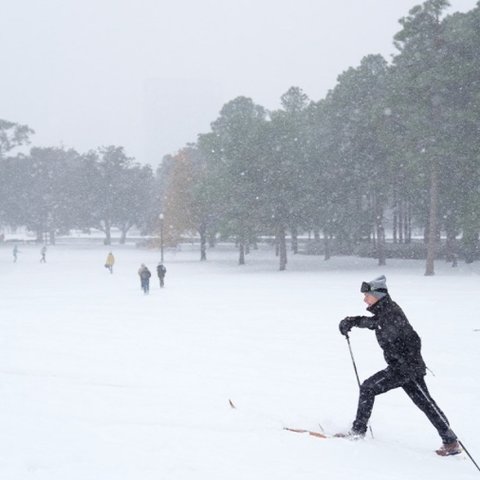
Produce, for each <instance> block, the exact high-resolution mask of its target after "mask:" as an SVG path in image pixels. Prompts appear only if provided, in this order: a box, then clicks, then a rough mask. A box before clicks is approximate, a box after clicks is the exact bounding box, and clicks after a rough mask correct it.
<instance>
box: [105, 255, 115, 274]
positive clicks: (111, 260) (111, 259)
mask: <svg viewBox="0 0 480 480" xmlns="http://www.w3.org/2000/svg"><path fill="white" fill-rule="evenodd" d="M114 264H115V257H114V256H113V253H112V252H108V255H107V259H106V260H105V268H108V270H109V271H110V273H113V265H114Z"/></svg>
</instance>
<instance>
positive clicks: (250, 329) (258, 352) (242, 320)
mask: <svg viewBox="0 0 480 480" xmlns="http://www.w3.org/2000/svg"><path fill="white" fill-rule="evenodd" d="M110 249H111V250H112V251H113V253H114V255H115V257H116V263H115V266H114V274H113V275H110V274H109V273H108V272H107V271H106V269H105V268H104V267H103V264H104V262H105V258H106V255H107V253H108V251H109V250H110ZM39 251H40V250H39V248H37V247H36V246H35V247H34V246H28V245H25V246H22V247H21V248H20V252H21V253H20V254H19V258H18V263H16V264H13V262H12V257H11V248H10V247H9V246H2V247H0V292H1V297H0V305H1V312H2V315H1V317H0V406H1V408H0V478H1V479H4V480H23V479H35V480H37V479H41V480H77V479H78V480H90V479H91V480H150V479H152V480H153V479H155V480H159V479H160V480H164V479H165V480H170V479H174V480H183V479H189V480H191V479H208V480H213V479H222V480H224V479H226V478H228V479H229V480H240V479H241V480H256V479H258V480H260V479H261V480H266V479H274V480H283V479H285V480H287V479H288V480H292V479H295V480H297V479H299V480H304V479H305V480H310V479H312V480H313V479H318V478H322V477H328V478H332V479H342V478H355V479H356V480H376V479H379V480H380V479H382V480H384V479H385V478H388V479H389V480H397V479H398V480H400V479H401V480H408V479H412V480H413V479H416V480H417V479H427V478H435V480H444V479H445V480H447V479H448V480H451V479H452V478H454V479H455V480H463V479H471V478H479V477H478V476H479V472H478V471H476V470H475V467H474V466H473V464H472V463H471V462H470V461H469V460H468V459H467V458H466V456H465V455H461V456H458V457H451V458H440V457H437V456H436V455H435V454H434V450H435V448H437V447H439V446H440V439H439V438H438V436H437V434H436V432H435V430H434V429H433V427H432V426H431V425H430V424H429V422H428V420H426V418H425V417H424V416H423V414H422V413H421V412H419V411H418V409H417V408H416V407H415V406H414V405H413V404H412V403H411V401H410V400H409V399H408V397H407V396H406V395H405V394H404V393H403V391H400V390H395V391H392V392H389V393H387V394H385V395H382V396H380V397H378V398H377V401H376V404H375V407H374V413H373V416H372V419H371V425H372V428H373V432H374V435H375V438H374V439H371V438H370V437H367V438H366V439H365V440H363V441H357V442H351V441H346V440H344V439H326V440H325V439H319V438H314V437H311V436H309V435H307V434H298V433H293V432H287V431H284V430H283V427H286V426H288V427H294V428H305V429H309V430H317V431H318V430H319V429H320V428H321V427H322V428H324V429H325V431H326V432H328V433H334V432H336V431H343V430H346V429H348V428H349V427H350V424H351V421H352V420H353V416H354V413H355V410H356V402H357V394H358V386H357V384H356V379H355V377H354V373H353V369H352V364H351V360H350V356H349V352H348V347H347V344H346V342H345V340H344V339H343V337H342V336H341V335H340V334H339V332H338V322H339V320H340V319H342V318H344V317H345V316H347V315H357V314H363V312H364V304H363V303H362V296H361V294H360V293H359V286H360V283H361V281H362V280H370V279H372V278H373V277H375V276H378V275H379V274H381V273H385V274H386V276H387V282H388V285H389V288H390V292H391V294H392V297H393V298H394V300H396V301H397V302H398V303H399V304H400V305H401V306H402V308H403V309H404V311H405V313H406V314H407V316H408V318H409V320H410V321H411V323H412V324H413V326H414V328H415V329H416V330H417V331H418V333H419V334H420V336H421V337H422V342H423V354H424V358H425V360H426V362H427V365H428V366H429V368H430V369H431V370H433V372H435V375H436V376H435V377H434V376H432V375H431V374H429V375H428V376H427V385H428V386H429V389H430V391H431V393H432V396H433V397H434V398H435V399H436V400H437V402H438V404H439V405H440V407H441V408H442V409H443V410H444V411H445V413H446V414H447V416H448V417H449V419H450V422H451V424H452V427H453V429H454V430H455V431H456V433H457V434H458V435H459V437H460V438H461V439H462V441H463V442H464V443H465V445H466V446H467V448H468V449H469V450H470V452H471V453H472V455H474V457H475V458H476V459H477V461H479V460H480V438H479V435H478V432H479V431H480V420H479V415H478V406H479V405H480V385H479V378H480V354H479V352H480V348H479V342H480V336H479V335H478V334H477V333H475V332H474V330H478V328H479V327H480V318H479V316H478V298H479V297H478V290H479V286H480V264H479V263H478V262H477V263H474V264H472V265H465V264H460V265H459V268H458V269H452V268H451V267H450V266H448V265H447V264H445V263H443V262H441V261H439V262H437V265H436V272H437V275H436V276H435V277H424V276H423V270H424V264H423V262H421V261H403V262H402V261H398V260H391V261H389V262H388V263H389V264H388V265H387V266H386V267H382V268H380V267H378V266H376V262H375V260H372V259H358V258H351V257H340V258H333V259H332V260H330V261H329V262H324V261H323V258H322V257H307V256H302V255H297V256H290V258H289V263H288V270H287V271H286V272H278V271H277V259H276V258H275V257H274V255H273V254H272V252H271V251H270V250H267V249H265V248H261V249H260V250H259V251H253V252H252V253H251V254H250V255H248V256H247V262H248V263H247V265H245V266H243V267H239V266H238V265H237V254H236V252H235V251H234V250H233V249H231V248H230V247H227V246H222V245H220V246H219V247H218V248H216V249H213V250H210V251H209V252H208V257H209V260H208V262H199V261H198V258H199V252H198V251H196V249H193V247H189V246H185V247H183V251H178V252H177V251H171V250H167V251H166V255H165V264H166V266H167V268H168V273H167V276H166V288H165V289H163V290H160V288H159V285H158V279H157V278H156V276H155V274H154V269H155V266H156V264H157V262H158V260H159V252H157V251H147V250H141V249H136V248H134V247H131V246H118V245H113V246H111V247H108V248H107V247H101V246H98V247H93V246H88V247H86V246H84V247H82V246H67V245H63V246H62V245H59V246H52V247H50V248H49V250H48V253H47V263H46V264H40V263H39V259H40V254H39ZM140 263H145V264H147V266H148V267H149V268H150V270H151V271H152V279H151V293H150V295H149V296H144V295H143V293H142V292H141V291H140V283H139V279H138V275H137V270H138V267H139V265H140ZM351 342H352V348H353V351H354V354H355V358H356V361H357V363H358V367H359V374H360V377H361V378H362V379H364V378H366V377H367V376H369V375H371V374H373V373H375V372H376V371H377V370H379V369H381V368H384V361H383V358H382V354H381V351H380V348H379V347H378V345H377V344H376V340H375V338H374V333H373V332H370V331H367V330H359V329H356V330H354V331H352V334H351ZM229 399H232V401H233V403H234V404H235V406H236V408H235V409H233V408H231V406H230V405H229V402H228V400H229ZM320 426H321V427H320Z"/></svg>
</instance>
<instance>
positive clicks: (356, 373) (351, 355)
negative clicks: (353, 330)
mask: <svg viewBox="0 0 480 480" xmlns="http://www.w3.org/2000/svg"><path fill="white" fill-rule="evenodd" d="M345 337H346V339H347V343H348V350H349V351H350V358H351V359H352V363H353V370H354V371H355V376H356V377H357V383H358V388H360V387H361V383H360V377H359V376H358V370H357V364H356V363H355V358H354V357H353V351H352V346H351V345H350V337H349V336H348V334H347V335H345ZM368 429H369V430H370V435H371V436H372V438H374V436H373V430H372V426H371V425H369V426H368Z"/></svg>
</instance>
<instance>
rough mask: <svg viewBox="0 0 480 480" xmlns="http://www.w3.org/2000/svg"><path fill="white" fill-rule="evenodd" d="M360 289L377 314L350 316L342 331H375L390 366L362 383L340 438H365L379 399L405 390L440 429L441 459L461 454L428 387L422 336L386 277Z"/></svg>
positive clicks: (371, 310) (342, 322)
mask: <svg viewBox="0 0 480 480" xmlns="http://www.w3.org/2000/svg"><path fill="white" fill-rule="evenodd" d="M360 290H361V292H362V293H363V294H364V295H365V298H364V302H365V303H366V304H367V305H368V307H367V310H368V311H369V312H371V313H373V317H364V316H358V317H346V318H344V319H343V320H342V321H341V322H340V325H339V329H340V332H341V334H342V335H345V336H347V337H348V332H349V331H350V330H351V329H352V328H353V327H359V328H368V329H370V330H375V335H376V337H377V341H378V343H379V345H380V347H381V348H382V350H383V355H384V358H385V361H386V362H387V365H388V366H387V368H386V369H384V370H381V371H380V372H377V373H376V374H375V375H373V376H372V377H370V378H368V379H367V380H365V381H364V382H363V383H362V385H361V386H360V398H359V401H358V409H357V415H356V418H355V421H354V422H353V426H352V429H351V430H350V431H349V432H348V433H346V434H337V436H341V437H349V438H361V437H363V436H365V432H366V430H367V423H368V420H369V418H370V415H371V413H372V409H373V404H374V401H375V397H376V396H377V395H380V394H382V393H385V392H388V391H389V390H392V389H394V388H399V387H401V388H403V390H404V391H405V393H406V394H407V395H408V396H409V397H410V398H411V400H412V401H413V402H414V403H415V405H416V406H417V407H418V408H419V409H420V410H422V412H423V413H424V414H425V415H426V416H427V418H428V419H429V420H430V422H431V423H432V425H433V426H434V427H435V428H436V429H437V432H438V434H439V435H440V437H441V439H442V442H443V445H442V447H441V448H439V449H438V450H436V453H437V454H438V455H441V456H447V455H456V454H458V453H460V452H461V451H462V450H461V447H460V445H459V443H458V440H457V437H456V435H455V434H454V433H453V431H452V430H451V429H450V428H449V423H448V420H447V417H446V416H445V414H444V413H443V412H442V411H441V410H440V408H439V407H438V406H437V404H436V403H435V401H434V400H433V398H432V397H431V396H430V393H429V392H428V389H427V385H426V384H425V380H424V376H425V374H426V366H425V362H424V361H423V358H422V355H421V340H420V337H419V336H418V334H417V333H416V332H415V330H414V329H413V328H412V326H411V325H410V323H409V322H408V320H407V317H406V316H405V314H404V313H403V311H402V309H401V308H400V307H399V306H398V305H397V304H396V303H395V302H394V301H393V300H392V299H391V297H390V295H389V293H388V290H387V284H386V278H385V276H384V275H382V276H380V277H378V278H376V279H374V280H372V281H370V282H363V283H362V286H361V289H360Z"/></svg>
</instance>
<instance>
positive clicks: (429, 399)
mask: <svg viewBox="0 0 480 480" xmlns="http://www.w3.org/2000/svg"><path fill="white" fill-rule="evenodd" d="M415 385H416V386H417V388H418V389H419V390H420V392H422V395H423V396H424V397H425V398H426V399H427V402H428V403H429V404H430V406H431V407H432V408H433V410H435V413H436V414H437V415H438V416H439V417H440V418H441V419H442V422H443V423H444V424H445V426H446V427H448V428H449V429H450V430H451V432H452V433H453V434H454V435H455V436H457V435H456V434H455V432H454V431H453V430H452V429H451V428H450V425H449V424H448V422H447V419H446V418H445V417H444V415H442V413H441V412H440V411H439V410H438V408H437V407H436V405H434V404H433V403H432V400H431V398H430V397H429V396H428V395H427V394H426V393H425V392H424V391H423V388H422V387H421V386H420V385H419V384H418V383H417V382H415ZM457 442H458V443H459V444H460V446H461V447H462V449H463V450H464V452H465V453H466V454H467V456H468V458H469V459H470V460H471V461H472V463H473V464H474V465H475V466H476V467H477V470H478V471H479V472H480V467H479V466H478V464H477V462H476V461H475V460H474V459H473V457H472V456H471V455H470V452H469V451H468V450H467V448H466V447H465V445H464V444H463V442H462V441H461V440H460V439H459V438H457Z"/></svg>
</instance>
